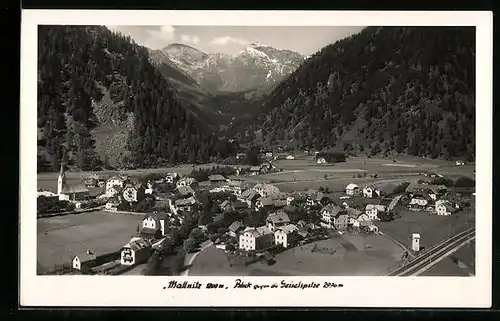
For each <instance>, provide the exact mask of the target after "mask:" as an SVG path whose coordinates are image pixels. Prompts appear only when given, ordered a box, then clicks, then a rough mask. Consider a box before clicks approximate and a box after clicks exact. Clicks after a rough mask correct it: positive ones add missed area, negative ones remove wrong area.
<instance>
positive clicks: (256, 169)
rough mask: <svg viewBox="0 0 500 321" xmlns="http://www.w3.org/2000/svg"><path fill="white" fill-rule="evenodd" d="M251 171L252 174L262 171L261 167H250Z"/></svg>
mask: <svg viewBox="0 0 500 321" xmlns="http://www.w3.org/2000/svg"><path fill="white" fill-rule="evenodd" d="M250 171H251V172H255V171H260V166H252V167H250Z"/></svg>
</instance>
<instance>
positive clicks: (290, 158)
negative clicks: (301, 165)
mask: <svg viewBox="0 0 500 321" xmlns="http://www.w3.org/2000/svg"><path fill="white" fill-rule="evenodd" d="M286 159H288V160H293V159H295V157H294V156H293V155H288V156H287V157H286Z"/></svg>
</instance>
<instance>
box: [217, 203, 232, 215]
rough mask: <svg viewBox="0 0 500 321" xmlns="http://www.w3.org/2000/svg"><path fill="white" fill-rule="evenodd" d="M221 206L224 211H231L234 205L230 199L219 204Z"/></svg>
mask: <svg viewBox="0 0 500 321" xmlns="http://www.w3.org/2000/svg"><path fill="white" fill-rule="evenodd" d="M219 208H220V209H221V211H222V212H229V211H231V210H232V209H233V206H232V204H231V201H230V200H225V201H224V202H222V203H221V204H220V205H219Z"/></svg>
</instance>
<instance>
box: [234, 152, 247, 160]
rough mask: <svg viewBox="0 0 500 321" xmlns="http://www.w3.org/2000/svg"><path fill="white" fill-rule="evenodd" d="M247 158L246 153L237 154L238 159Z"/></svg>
mask: <svg viewBox="0 0 500 321" xmlns="http://www.w3.org/2000/svg"><path fill="white" fill-rule="evenodd" d="M243 158H245V153H237V154H236V159H243Z"/></svg>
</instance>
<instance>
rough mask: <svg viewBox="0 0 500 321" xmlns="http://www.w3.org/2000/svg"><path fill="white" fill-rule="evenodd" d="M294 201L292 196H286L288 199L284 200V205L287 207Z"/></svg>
mask: <svg viewBox="0 0 500 321" xmlns="http://www.w3.org/2000/svg"><path fill="white" fill-rule="evenodd" d="M294 199H295V198H294V197H293V196H288V197H287V198H286V205H287V206H290V205H292V202H293V200H294Z"/></svg>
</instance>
